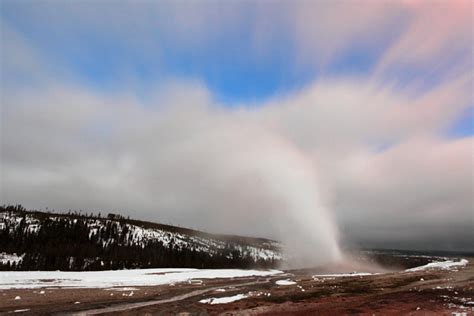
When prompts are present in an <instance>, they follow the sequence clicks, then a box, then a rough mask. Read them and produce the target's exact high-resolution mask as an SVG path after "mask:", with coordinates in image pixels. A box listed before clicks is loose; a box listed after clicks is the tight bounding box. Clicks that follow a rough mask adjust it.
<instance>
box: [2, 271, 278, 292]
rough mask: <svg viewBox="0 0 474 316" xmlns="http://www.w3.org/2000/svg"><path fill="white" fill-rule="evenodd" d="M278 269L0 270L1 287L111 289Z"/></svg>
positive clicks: (258, 273)
mask: <svg viewBox="0 0 474 316" xmlns="http://www.w3.org/2000/svg"><path fill="white" fill-rule="evenodd" d="M279 273H282V271H278V270H238V269H136V270H114V271H85V272H72V271H67V272H66V271H5V272H0V289H21V288H28V289H34V288H42V287H80V288H111V287H134V286H154V285H162V284H170V283H178V282H186V281H189V280H192V279H216V278H238V277H249V276H269V275H276V274H279Z"/></svg>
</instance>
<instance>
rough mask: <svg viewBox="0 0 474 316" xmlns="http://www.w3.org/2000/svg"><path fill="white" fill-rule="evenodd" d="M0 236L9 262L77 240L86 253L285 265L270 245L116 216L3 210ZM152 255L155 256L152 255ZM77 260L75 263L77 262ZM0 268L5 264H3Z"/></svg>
mask: <svg viewBox="0 0 474 316" xmlns="http://www.w3.org/2000/svg"><path fill="white" fill-rule="evenodd" d="M0 234H1V235H0V236H1V237H2V238H3V239H5V240H7V239H8V241H9V244H8V245H2V246H0V253H3V257H4V258H7V257H8V256H10V257H11V256H12V255H13V254H14V253H15V258H23V256H24V255H25V254H24V253H25V252H26V254H27V255H28V249H30V248H31V247H30V246H29V245H28V243H32V242H33V243H34V242H35V238H36V237H37V238H39V239H42V240H43V241H45V242H47V243H50V244H58V245H59V244H62V243H61V241H59V240H57V238H62V237H63V238H66V239H69V240H71V239H72V240H71V243H75V244H77V243H79V244H83V245H84V247H90V246H91V245H94V247H96V248H98V249H100V250H103V251H104V252H106V253H107V252H111V251H112V250H114V251H115V249H118V248H121V249H127V250H129V251H132V250H133V252H134V254H137V253H140V249H141V250H142V252H144V251H146V252H149V251H153V249H154V248H157V247H159V249H158V250H157V251H161V250H163V251H167V252H170V251H171V252H173V253H176V254H179V253H182V254H183V255H187V256H189V257H190V258H188V259H187V260H188V261H189V262H191V261H193V260H194V261H195V259H192V258H191V257H192V256H199V255H200V254H205V255H206V258H207V259H206V260H209V258H210V259H211V260H212V258H219V259H223V258H225V260H227V261H229V262H231V261H232V260H244V261H248V260H250V261H253V262H254V263H272V264H270V265H273V263H276V262H277V261H279V260H281V259H282V257H281V254H280V250H279V249H280V247H279V244H278V243H277V242H274V241H271V240H267V239H258V238H247V237H238V236H220V235H212V234H207V233H203V232H199V231H194V230H189V229H184V228H179V227H174V226H169V225H161V224H156V223H149V222H141V221H135V220H127V219H124V218H122V217H118V218H116V215H114V216H109V218H98V217H85V216H78V215H74V214H49V213H43V212H25V211H17V210H14V209H13V210H12V208H10V209H8V208H5V207H3V208H2V209H0ZM76 239H77V240H76ZM79 240H80V241H79ZM79 246H80V245H79ZM12 247H13V248H12ZM76 247H77V245H76ZM22 249H23V250H22ZM79 250H80V249H79ZM45 252H46V250H45ZM66 252H67V251H66ZM96 252H97V251H96ZM147 255H149V256H153V254H148V253H147ZM0 257H1V255H0ZM72 257H73V258H70V259H69V260H70V261H74V260H76V259H75V258H74V256H72ZM98 257H100V258H99V259H100V260H99V261H101V262H103V261H104V258H102V256H101V255H100V254H99V255H98ZM109 257H110V256H109ZM0 259H1V258H0ZM87 259H91V258H87ZM22 261H23V260H18V259H15V262H16V266H19V265H21V262H22ZM93 261H97V260H93ZM155 261H156V262H158V261H159V260H158V261H157V260H155ZM162 261H163V260H162ZM165 261H166V260H165ZM177 261H179V260H177ZM1 262H5V260H0V263H1ZM85 262H86V263H85V266H84V267H86V266H87V260H86V261H85ZM163 262H164V261H163ZM101 265H102V266H103V265H104V263H101ZM186 265H187V266H188V265H189V264H186ZM132 266H134V265H132ZM139 266H140V267H141V265H139ZM146 266H147V267H148V266H149V265H146ZM191 266H192V264H191ZM137 267H138V266H137Z"/></svg>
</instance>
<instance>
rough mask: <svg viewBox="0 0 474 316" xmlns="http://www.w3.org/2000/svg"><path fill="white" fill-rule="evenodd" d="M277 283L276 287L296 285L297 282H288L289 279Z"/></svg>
mask: <svg viewBox="0 0 474 316" xmlns="http://www.w3.org/2000/svg"><path fill="white" fill-rule="evenodd" d="M275 283H276V285H294V284H296V282H295V281H291V280H288V279H287V280H278V281H276V282H275Z"/></svg>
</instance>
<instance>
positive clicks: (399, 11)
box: [0, 0, 474, 258]
mask: <svg viewBox="0 0 474 316" xmlns="http://www.w3.org/2000/svg"><path fill="white" fill-rule="evenodd" d="M0 5H1V24H0V26H1V30H0V32H1V39H0V40H1V41H0V49H1V50H0V52H1V56H0V59H1V61H0V62H1V68H0V75H1V77H0V89H1V90H0V97H1V153H0V157H1V190H0V191H1V192H0V193H1V196H0V200H1V202H2V203H14V204H16V203H21V204H23V205H25V206H26V207H29V208H35V209H46V208H48V209H57V210H69V209H81V210H86V211H95V212H97V211H102V213H108V212H119V213H122V214H125V215H130V216H132V217H135V218H140V219H147V220H153V221H158V222H165V223H172V224H176V225H181V226H186V227H192V228H197V229H202V230H207V231H211V232H220V233H236V234H247V235H252V236H263V237H270V238H276V239H280V240H283V241H285V242H286V243H287V244H288V245H290V246H295V245H301V244H304V245H305V249H308V248H312V249H318V252H317V253H318V256H319V257H328V258H332V257H337V256H338V255H339V251H338V248H339V247H341V245H343V244H350V245H362V246H377V247H401V248H411V249H448V250H449V249H451V250H474V248H473V245H472V243H471V242H470V241H472V238H473V237H474V235H473V234H474V233H473V232H472V227H473V225H474V201H473V193H474V192H473V190H474V180H473V179H474V177H473V176H474V174H473V172H474V171H473V170H474V169H473V167H474V165H473V161H474V160H473V154H474V147H473V134H474V129H473V125H474V114H473V113H474V110H473V106H474V102H473V101H474V98H473V91H474V89H473V12H474V11H473V3H472V2H471V1H464V0H454V1H441V0H440V1H437V0H430V1H411V0H404V1H371V0H365V1H349V0H348V1H342V0H337V1H324V0H321V1H303V0H297V1H286V0H281V1H273V2H271V1H265V0H262V1H257V0H255V1H250V0H244V1H229V2H222V1H214V0H206V1H185V0H179V1H145V0H144V1H139V2H136V1H107V0H100V1H90V0H83V1H74V2H67V1H45V0H39V1H31V0H22V1H10V0H2V1H0ZM295 247H296V246H295Z"/></svg>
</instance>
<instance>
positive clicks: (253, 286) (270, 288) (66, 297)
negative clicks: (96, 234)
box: [0, 258, 474, 315]
mask: <svg viewBox="0 0 474 316" xmlns="http://www.w3.org/2000/svg"><path fill="white" fill-rule="evenodd" d="M468 259H469V263H468V264H467V266H465V267H463V268H456V269H451V270H439V269H438V270H427V271H417V272H390V273H383V274H372V275H352V276H346V277H340V276H338V277H335V276H325V277H321V276H315V274H316V272H317V271H311V270H289V271H285V273H284V274H279V275H274V276H266V277H246V278H234V279H230V280H229V279H209V280H193V281H189V282H184V283H178V284H171V285H161V286H148V287H133V288H124V287H120V288H107V289H70V288H53V287H52V288H41V289H10V290H0V313H1V314H8V313H13V312H16V313H22V314H34V315H41V314H44V315H50V314H57V315H98V314H101V315H175V314H179V315H253V314H261V315H315V314H318V315H344V314H361V315H373V314H376V315H412V314H413V315H453V313H459V314H458V315H473V313H474V258H468ZM281 280H285V281H283V282H281ZM277 281H280V282H277ZM277 283H279V284H277ZM237 298H240V300H236V301H233V302H227V303H220V301H230V300H232V299H237ZM212 303H214V304H212ZM216 303H219V304H216ZM462 313H466V314H462ZM455 315H456V314H455Z"/></svg>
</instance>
